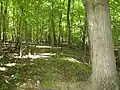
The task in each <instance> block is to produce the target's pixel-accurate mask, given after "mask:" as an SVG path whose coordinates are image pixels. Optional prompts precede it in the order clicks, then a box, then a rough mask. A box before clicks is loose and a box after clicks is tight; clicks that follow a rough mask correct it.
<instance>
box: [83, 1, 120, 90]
mask: <svg viewBox="0 0 120 90" xmlns="http://www.w3.org/2000/svg"><path fill="white" fill-rule="evenodd" d="M84 3H85V8H86V10H87V18H88V30H89V36H90V45H91V60H92V90H118V87H117V81H116V63H115V58H114V52H113V42H112V32H111V24H110V16H109V7H108V0H84Z"/></svg>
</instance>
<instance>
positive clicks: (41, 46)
mask: <svg viewBox="0 0 120 90" xmlns="http://www.w3.org/2000/svg"><path fill="white" fill-rule="evenodd" d="M36 47H37V48H52V47H51V46H36Z"/></svg>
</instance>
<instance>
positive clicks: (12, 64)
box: [5, 63, 16, 67]
mask: <svg viewBox="0 0 120 90" xmlns="http://www.w3.org/2000/svg"><path fill="white" fill-rule="evenodd" d="M15 65H16V63H8V64H5V66H8V67H12V66H15Z"/></svg>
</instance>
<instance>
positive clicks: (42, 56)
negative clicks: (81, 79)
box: [15, 53, 56, 59]
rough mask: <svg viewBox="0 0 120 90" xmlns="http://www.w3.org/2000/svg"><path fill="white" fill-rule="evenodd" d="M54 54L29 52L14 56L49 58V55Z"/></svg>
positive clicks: (52, 54)
mask: <svg viewBox="0 0 120 90" xmlns="http://www.w3.org/2000/svg"><path fill="white" fill-rule="evenodd" d="M54 55H56V54H55V53H38V54H37V53H34V54H31V53H29V54H28V55H24V56H15V58H31V59H37V58H49V57H51V56H54Z"/></svg>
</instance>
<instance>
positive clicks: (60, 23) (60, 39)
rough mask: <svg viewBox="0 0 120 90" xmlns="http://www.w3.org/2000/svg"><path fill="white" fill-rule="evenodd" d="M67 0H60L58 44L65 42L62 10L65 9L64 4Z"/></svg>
mask: <svg viewBox="0 0 120 90" xmlns="http://www.w3.org/2000/svg"><path fill="white" fill-rule="evenodd" d="M64 3H65V0H64V1H63V2H62V1H61V0H60V4H61V5H60V11H59V13H60V16H59V31H58V46H60V44H61V43H62V42H63V40H62V39H63V35H62V11H63V6H64Z"/></svg>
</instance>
